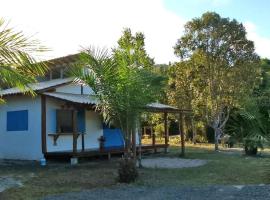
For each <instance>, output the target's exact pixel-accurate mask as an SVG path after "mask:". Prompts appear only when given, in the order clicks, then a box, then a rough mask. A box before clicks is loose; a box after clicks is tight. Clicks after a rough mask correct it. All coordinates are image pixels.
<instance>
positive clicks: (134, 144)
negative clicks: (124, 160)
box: [132, 129, 137, 160]
mask: <svg viewBox="0 0 270 200" xmlns="http://www.w3.org/2000/svg"><path fill="white" fill-rule="evenodd" d="M135 130H136V129H135ZM135 130H134V129H132V151H133V159H134V160H135V159H136V150H137V147H136V131H135Z"/></svg>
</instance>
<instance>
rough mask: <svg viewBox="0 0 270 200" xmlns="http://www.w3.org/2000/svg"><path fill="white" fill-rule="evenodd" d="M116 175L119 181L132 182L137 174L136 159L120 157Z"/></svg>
mask: <svg viewBox="0 0 270 200" xmlns="http://www.w3.org/2000/svg"><path fill="white" fill-rule="evenodd" d="M118 175H119V182H120V183H131V182H134V181H135V180H136V178H137V177H138V175H139V174H138V170H137V167H136V161H135V160H133V159H131V158H129V157H124V158H121V159H120V166H119V169H118Z"/></svg>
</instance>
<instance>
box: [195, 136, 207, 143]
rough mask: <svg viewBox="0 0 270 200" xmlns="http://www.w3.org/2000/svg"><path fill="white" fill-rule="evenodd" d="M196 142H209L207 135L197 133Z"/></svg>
mask: <svg viewBox="0 0 270 200" xmlns="http://www.w3.org/2000/svg"><path fill="white" fill-rule="evenodd" d="M195 142H196V143H207V139H206V138H205V137H203V136H202V135H196V136H195Z"/></svg>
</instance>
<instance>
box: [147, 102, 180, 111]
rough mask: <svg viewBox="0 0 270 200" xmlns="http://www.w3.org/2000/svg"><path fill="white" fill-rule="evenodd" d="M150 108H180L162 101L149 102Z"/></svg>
mask: <svg viewBox="0 0 270 200" xmlns="http://www.w3.org/2000/svg"><path fill="white" fill-rule="evenodd" d="M146 107H148V108H154V109H172V110H178V108H176V107H173V106H169V105H165V104H162V103H150V104H147V106H146Z"/></svg>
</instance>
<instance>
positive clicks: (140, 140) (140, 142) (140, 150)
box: [138, 121, 145, 167]
mask: <svg viewBox="0 0 270 200" xmlns="http://www.w3.org/2000/svg"><path fill="white" fill-rule="evenodd" d="M138 126H139V155H138V157H139V158H138V162H139V167H142V129H141V123H140V121H139V125H138ZM143 129H144V132H145V127H144V128H143Z"/></svg>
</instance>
